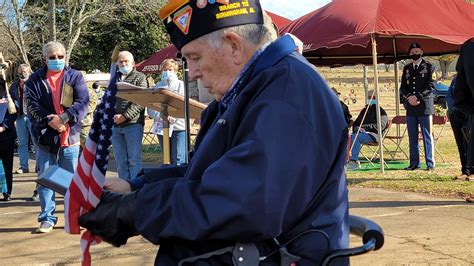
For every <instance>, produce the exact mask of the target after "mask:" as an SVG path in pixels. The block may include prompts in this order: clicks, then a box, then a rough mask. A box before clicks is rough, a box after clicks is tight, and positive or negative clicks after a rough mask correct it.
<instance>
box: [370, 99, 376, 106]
mask: <svg viewBox="0 0 474 266" xmlns="http://www.w3.org/2000/svg"><path fill="white" fill-rule="evenodd" d="M376 104H377V100H374V99H372V100H370V101H369V105H376Z"/></svg>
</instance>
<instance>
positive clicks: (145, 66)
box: [136, 11, 291, 74]
mask: <svg viewBox="0 0 474 266" xmlns="http://www.w3.org/2000/svg"><path fill="white" fill-rule="evenodd" d="M265 12H267V14H268V15H269V16H270V17H271V18H272V21H273V23H275V25H276V26H277V27H278V28H279V29H281V28H283V27H284V26H286V25H287V24H288V23H290V22H291V20H289V19H287V18H284V17H282V16H279V15H277V14H274V13H272V12H270V11H265ZM177 52H178V50H177V49H176V47H174V45H169V46H167V47H165V48H163V49H161V50H160V51H158V52H157V53H155V54H153V55H152V56H150V57H149V58H148V59H145V60H143V61H142V62H140V63H138V64H137V65H136V68H137V70H138V71H141V72H143V73H145V74H148V73H159V67H160V64H161V62H163V60H165V59H167V58H173V59H176V53H177Z"/></svg>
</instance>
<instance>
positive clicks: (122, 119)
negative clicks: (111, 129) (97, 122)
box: [114, 114, 127, 125]
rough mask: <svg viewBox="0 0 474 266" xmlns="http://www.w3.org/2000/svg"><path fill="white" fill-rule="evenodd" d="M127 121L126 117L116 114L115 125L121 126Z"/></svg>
mask: <svg viewBox="0 0 474 266" xmlns="http://www.w3.org/2000/svg"><path fill="white" fill-rule="evenodd" d="M126 120H127V119H126V118H125V116H123V115H121V114H116V115H114V123H115V124H117V125H120V124H122V123H123V122H125V121H126Z"/></svg>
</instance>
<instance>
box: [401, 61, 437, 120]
mask: <svg viewBox="0 0 474 266" xmlns="http://www.w3.org/2000/svg"><path fill="white" fill-rule="evenodd" d="M433 72H434V68H433V65H432V64H431V63H429V62H426V61H425V60H424V59H422V60H421V62H420V66H419V67H418V69H417V70H415V69H414V68H413V63H409V64H407V65H406V66H405V67H404V68H403V74H402V83H401V84H400V92H401V94H402V100H403V105H404V106H405V109H406V110H407V115H411V116H423V115H432V114H434V111H435V110H434V96H433V90H434V88H435V81H434V79H433ZM412 95H414V96H416V98H417V99H418V101H420V104H419V105H417V106H412V105H410V104H409V103H408V100H407V99H408V97H410V96H412Z"/></svg>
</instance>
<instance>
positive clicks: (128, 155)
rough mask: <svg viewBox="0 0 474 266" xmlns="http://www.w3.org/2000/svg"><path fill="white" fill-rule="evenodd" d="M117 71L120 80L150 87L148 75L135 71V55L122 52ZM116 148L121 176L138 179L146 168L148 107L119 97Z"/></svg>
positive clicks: (114, 130) (114, 142)
mask: <svg viewBox="0 0 474 266" xmlns="http://www.w3.org/2000/svg"><path fill="white" fill-rule="evenodd" d="M117 69H118V73H117V74H118V75H119V80H120V81H123V82H127V83H130V84H132V85H136V86H140V87H147V86H148V84H147V80H146V76H145V75H144V74H143V73H141V72H138V71H137V70H136V69H135V60H134V58H133V55H132V53H130V52H128V51H121V52H120V53H119V55H118V61H117ZM115 113H116V114H115V116H114V127H113V129H112V146H113V147H114V149H113V151H114V156H115V160H116V161H117V171H118V176H119V177H120V178H121V179H125V180H131V179H133V178H135V176H136V175H137V174H138V172H139V170H140V169H141V168H142V154H141V152H142V138H143V126H144V125H145V108H144V107H142V106H140V105H137V104H135V103H133V102H130V101H127V100H124V99H122V98H120V97H117V101H116V103H115Z"/></svg>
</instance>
